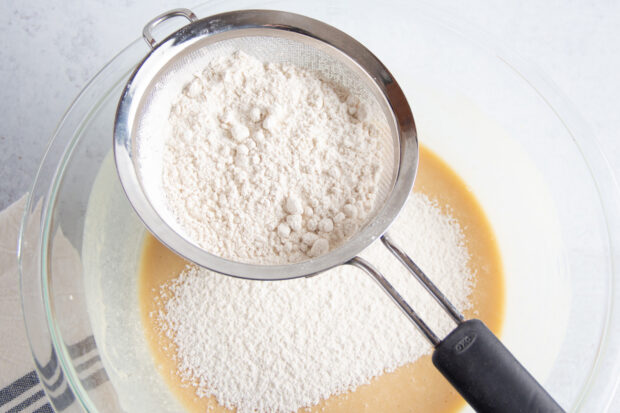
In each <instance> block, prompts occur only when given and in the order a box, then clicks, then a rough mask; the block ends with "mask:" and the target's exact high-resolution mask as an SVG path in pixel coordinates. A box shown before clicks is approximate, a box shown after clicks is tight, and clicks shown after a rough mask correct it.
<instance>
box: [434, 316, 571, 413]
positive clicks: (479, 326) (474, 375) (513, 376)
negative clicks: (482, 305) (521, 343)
mask: <svg viewBox="0 0 620 413" xmlns="http://www.w3.org/2000/svg"><path fill="white" fill-rule="evenodd" d="M433 364H434V365H435V367H437V369H438V370H439V371H440V372H441V373H442V374H443V375H444V376H445V377H446V379H448V381H449V382H450V383H451V384H452V385H453V386H454V388H455V389H456V390H457V391H458V392H459V393H460V394H461V396H463V398H464V399H465V400H466V401H467V402H468V403H469V404H470V405H471V407H473V408H474V409H475V410H476V411H477V412H483V413H486V412H501V413H512V412H515V413H516V412H522V413H543V412H544V413H554V412H564V410H562V408H561V407H560V405H559V404H557V403H556V401H555V400H553V398H551V396H550V395H549V393H547V392H546V391H545V389H543V388H542V386H541V385H540V384H539V383H538V382H537V381H536V379H534V377H532V375H531V374H530V373H528V371H527V370H525V368H524V367H523V366H522V365H521V364H520V363H519V362H518V361H517V359H516V358H515V357H514V356H513V355H512V354H511V353H510V351H508V349H507V348H506V347H504V345H503V344H502V343H501V342H500V341H499V340H498V339H497V337H495V336H494V335H493V333H492V332H491V330H489V329H488V328H487V326H485V325H484V323H483V322H482V321H480V320H468V321H465V322H463V323H461V324H459V326H458V327H457V328H455V329H454V331H452V332H451V333H450V334H448V336H447V337H446V338H445V339H443V341H442V342H441V343H439V345H437V347H436V348H435V352H434V353H433Z"/></svg>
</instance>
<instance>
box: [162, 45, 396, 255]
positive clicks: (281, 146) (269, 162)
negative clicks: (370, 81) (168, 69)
mask: <svg viewBox="0 0 620 413" xmlns="http://www.w3.org/2000/svg"><path fill="white" fill-rule="evenodd" d="M370 113H379V112H377V111H372V110H370V108H369V106H368V104H367V103H363V102H360V100H359V99H358V98H356V97H354V96H353V95H350V94H349V93H347V92H346V91H343V90H340V89H338V88H336V87H335V86H334V85H332V84H330V83H328V82H326V81H324V80H322V79H320V78H319V77H318V76H317V75H316V74H314V73H313V72H310V71H307V70H304V69H301V68H297V67H295V66H293V65H287V64H273V63H269V64H266V63H262V62H260V61H259V60H257V59H255V58H253V57H250V56H248V55H246V54H244V53H241V52H236V53H234V54H233V55H231V56H227V57H225V58H219V59H215V60H214V61H213V62H211V63H210V64H209V66H208V67H207V68H206V69H205V70H204V71H203V72H202V73H200V74H197V75H195V77H194V79H193V80H191V82H190V83H188V84H187V85H186V86H185V88H184V90H183V93H182V94H181V96H180V97H179V98H178V100H177V101H176V103H175V104H174V105H173V106H172V110H171V113H170V124H171V126H172V135H171V136H169V138H168V139H167V140H166V141H165V146H164V152H163V181H162V182H163V190H164V193H165V197H166V201H167V204H168V207H169V209H170V210H171V211H172V213H173V215H174V216H175V217H176V219H177V221H178V224H179V225H180V226H181V227H182V230H183V231H184V232H185V235H186V236H187V237H188V238H189V239H191V240H192V241H194V242H195V243H196V244H198V245H199V246H201V247H202V248H204V249H206V250H208V251H210V252H212V253H214V254H216V255H219V256H222V257H225V258H229V259H233V260H236V261H243V262H252V263H262V264H284V263H290V262H298V261H303V260H306V259H308V258H311V257H316V256H319V255H322V254H325V253H326V252H328V251H329V250H332V249H334V248H336V247H338V246H339V245H341V244H342V243H343V242H344V241H345V240H346V239H347V238H349V237H350V236H351V235H352V234H354V233H355V232H356V231H357V230H358V229H359V228H360V227H361V226H363V225H364V224H365V223H366V221H367V220H368V219H369V218H370V215H371V213H372V212H373V209H374V208H375V204H376V201H377V197H378V196H377V192H378V185H379V181H380V179H381V174H382V170H383V168H382V159H384V157H386V153H385V152H386V151H391V147H390V148H386V147H385V146H388V147H389V146H390V145H391V140H390V139H385V136H386V133H385V131H387V130H388V129H387V123H386V122H385V120H384V119H381V120H377V119H375V118H374V117H373V118H371V117H370V115H369V114H370ZM388 136H389V135H388ZM383 142H388V144H387V145H386V144H383ZM387 156H390V154H388V155H387ZM388 173H391V171H388Z"/></svg>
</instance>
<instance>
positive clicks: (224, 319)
mask: <svg viewBox="0 0 620 413" xmlns="http://www.w3.org/2000/svg"><path fill="white" fill-rule="evenodd" d="M393 228H395V230H393V231H391V236H392V238H394V239H395V241H397V242H398V243H399V244H400V245H402V246H403V247H406V249H407V251H408V252H409V253H410V254H411V256H412V257H414V258H415V259H416V262H417V263H418V265H419V266H420V267H421V268H422V269H423V270H425V271H426V272H427V273H428V274H432V278H433V280H434V281H435V283H436V284H437V285H438V287H439V288H440V289H441V290H442V291H443V292H444V293H445V294H446V296H447V297H448V298H449V299H450V300H451V301H452V302H453V303H454V304H455V305H456V307H457V308H459V309H460V310H461V311H462V310H464V309H466V308H468V307H469V306H470V304H469V302H468V296H469V293H470V292H471V289H472V284H473V274H471V272H470V271H469V270H468V267H467V263H468V260H469V255H468V252H467V249H466V247H465V245H464V236H463V233H462V231H461V229H460V227H459V225H458V223H457V222H456V221H455V220H454V219H453V218H451V217H450V216H447V215H444V214H442V213H441V211H440V209H439V207H438V206H437V205H436V204H434V203H433V202H431V201H429V199H428V198H427V197H426V196H424V195H421V194H415V193H414V194H412V195H411V197H410V199H409V201H408V202H407V204H406V206H405V208H404V210H403V212H402V213H401V214H400V216H399V218H398V220H397V221H396V222H395V224H394V225H393ZM361 255H362V256H363V257H364V258H366V259H368V260H369V261H370V262H372V263H374V264H375V265H376V266H377V267H378V268H379V270H381V271H382V272H383V273H384V274H386V275H387V276H388V278H389V280H390V281H391V282H392V283H393V284H394V286H395V287H396V288H397V289H398V291H399V292H401V294H402V295H403V297H404V298H405V299H406V300H408V302H409V303H411V304H412V305H413V307H414V308H415V310H416V311H417V312H418V313H419V314H420V315H421V316H422V318H423V319H424V320H425V321H426V322H427V323H428V324H429V325H430V327H431V328H432V329H433V330H434V331H435V332H437V333H438V334H440V335H445V334H446V333H447V332H449V331H450V330H451V329H453V328H454V324H453V323H452V321H451V320H450V319H449V318H448V316H447V315H446V314H445V313H444V312H443V311H442V310H441V309H440V308H439V307H438V305H437V304H436V303H435V302H433V301H432V298H430V296H429V294H428V293H426V292H425V291H424V290H423V289H422V287H421V286H419V284H418V283H417V282H416V281H415V280H413V279H412V277H411V275H410V274H409V273H407V271H406V270H405V269H404V268H403V267H402V265H401V264H400V263H398V262H397V261H396V259H395V258H394V257H393V256H392V255H391V254H390V253H389V252H387V250H386V249H385V247H383V246H382V245H380V243H375V244H373V245H371V246H370V247H369V248H367V249H366V250H365V251H364V252H363V253H362V254H361ZM159 305H160V308H161V310H160V312H159V313H158V314H155V313H154V314H152V315H151V316H152V317H157V318H158V323H159V325H160V326H161V328H162V331H163V333H164V334H166V335H167V336H168V337H170V338H171V339H172V341H173V342H174V344H175V347H176V354H175V357H176V360H177V363H178V368H179V374H180V376H181V377H182V379H183V381H184V382H185V383H186V384H190V385H193V386H195V388H196V393H197V394H198V395H199V396H201V397H202V396H207V395H214V396H215V397H216V399H217V401H218V402H219V403H220V404H222V405H223V406H226V407H228V408H231V409H235V408H236V409H237V412H238V413H251V412H252V413H254V412H258V413H262V412H291V411H296V410H298V409H299V408H302V407H308V406H312V405H314V404H316V403H318V402H319V401H321V400H322V399H327V398H329V397H330V396H331V395H335V394H339V393H343V392H346V391H349V390H353V389H355V388H356V387H357V386H359V385H362V384H365V383H368V382H369V381H370V380H371V378H372V377H375V376H378V375H380V374H382V373H383V372H386V371H392V370H394V369H395V368H397V367H399V366H402V365H404V364H407V363H410V362H413V361H415V360H417V359H418V358H419V357H421V356H422V355H424V354H427V353H429V352H430V350H431V347H430V345H429V344H428V343H427V342H426V341H425V339H424V338H423V337H422V335H421V334H420V333H419V332H418V331H417V330H416V329H415V327H414V326H413V325H412V324H411V322H410V321H409V320H408V319H406V318H405V316H404V315H403V314H402V313H401V312H400V310H399V309H398V307H397V306H396V305H394V303H393V302H392V301H391V300H390V299H389V298H388V297H387V295H386V294H385V293H384V292H383V291H382V290H381V289H380V288H379V287H378V286H377V285H376V283H375V282H374V281H373V280H372V279H371V278H370V277H369V276H367V275H366V274H365V273H363V272H361V271H360V270H358V269H356V268H353V267H350V266H343V267H340V268H336V269H333V270H330V271H328V272H326V273H323V274H321V275H318V276H316V277H312V278H308V279H306V278H304V279H296V280H289V281H278V282H265V281H262V282H261V281H247V280H239V279H235V278H232V277H226V276H223V275H220V274H215V273H212V272H209V271H207V270H205V269H201V268H199V267H196V266H188V267H186V269H185V270H184V271H183V272H182V273H181V274H180V276H179V277H178V278H176V279H174V280H172V281H170V282H169V283H168V284H166V285H164V286H163V287H162V289H161V291H160V297H159Z"/></svg>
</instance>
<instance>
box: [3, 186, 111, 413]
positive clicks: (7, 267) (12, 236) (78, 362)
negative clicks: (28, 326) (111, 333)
mask: <svg viewBox="0 0 620 413" xmlns="http://www.w3.org/2000/svg"><path fill="white" fill-rule="evenodd" d="M24 204H25V197H22V199H20V200H19V201H17V202H15V203H14V204H13V205H11V206H9V207H8V208H7V209H5V210H4V211H2V212H0V328H1V331H2V334H0V412H6V413H18V412H27V413H30V412H36V413H48V412H49V413H51V412H53V411H63V410H65V409H66V408H67V407H69V406H72V407H75V406H73V404H74V403H76V400H75V396H74V395H73V393H72V392H71V390H70V388H69V387H68V383H67V380H66V378H65V377H64V375H63V373H62V370H61V369H60V366H59V365H58V359H57V357H56V354H55V353H54V351H51V354H50V356H49V358H48V360H47V363H46V364H45V365H42V366H39V371H40V372H41V380H40V379H39V376H38V375H37V373H36V371H35V366H34V362H33V359H32V356H31V353H30V348H29V345H28V341H27V337H26V331H25V327H24V322H23V318H22V309H21V299H20V293H19V275H18V271H17V260H16V250H17V237H18V232H19V225H20V220H21V217H22V212H23V208H24ZM67 349H68V353H69V355H70V357H71V358H72V359H73V360H74V365H75V366H76V371H77V373H78V376H79V377H80V379H81V383H82V385H83V386H84V387H85V388H86V389H87V390H88V389H90V388H93V387H97V386H98V385H100V384H101V383H104V382H106V381H107V380H108V378H107V376H106V373H105V370H104V369H103V366H102V364H101V359H100V357H99V355H98V353H97V348H96V345H95V340H94V339H93V337H92V336H90V337H86V338H83V339H81V340H77V341H76V342H75V343H72V344H71V345H69V346H68V347H67ZM44 387H45V389H46V390H47V394H48V395H49V396H50V398H48V397H47V396H46V394H45V391H44ZM52 405H53V406H54V408H52ZM54 409H55V410H54Z"/></svg>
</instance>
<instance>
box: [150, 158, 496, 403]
mask: <svg viewBox="0 0 620 413" xmlns="http://www.w3.org/2000/svg"><path fill="white" fill-rule="evenodd" d="M414 191H418V192H422V193H424V194H425V195H427V196H428V197H429V198H430V199H432V200H435V201H437V203H438V205H439V206H440V207H441V208H442V210H443V211H444V212H449V213H450V214H451V215H452V216H453V217H454V218H455V219H456V220H457V221H458V222H459V224H460V226H461V229H462V230H463V234H464V235H465V243H466V246H467V249H468V251H469V254H470V260H469V266H470V269H471V271H472V273H473V274H475V275H476V280H475V285H474V288H473V291H472V293H471V295H470V301H471V303H472V309H471V310H470V311H466V312H465V316H466V317H467V318H473V317H476V318H479V319H481V320H482V321H484V322H485V323H486V325H487V326H488V327H489V328H490V329H491V330H492V331H493V332H494V333H495V334H496V335H498V334H499V332H500V328H501V325H502V320H503V314H504V280H503V273H502V263H501V258H500V255H499V248H498V246H497V243H496V240H495V236H494V234H493V231H492V229H491V226H490V224H489V222H488V220H487V218H486V216H485V214H484V211H483V210H482V208H481V206H480V205H479V204H478V201H477V200H476V198H475V197H474V196H473V194H472V193H471V192H470V191H469V190H468V188H467V185H466V184H465V183H464V182H463V181H462V180H461V178H460V177H459V176H458V175H456V173H455V172H454V171H453V170H452V169H451V168H450V167H449V166H448V165H447V164H446V163H445V162H443V160H441V158H439V157H438V156H437V155H436V154H434V153H433V152H431V151H430V150H429V149H427V148H425V147H423V146H422V147H421V148H420V166H419V169H418V175H417V177H416V182H415V187H414ZM403 247H404V248H405V250H406V246H403ZM413 258H414V259H415V257H413ZM186 264H187V263H186V261H184V260H183V259H182V258H180V257H179V256H177V255H175V254H174V253H172V252H170V251H169V250H168V249H167V248H166V247H164V246H163V245H162V244H160V243H159V242H158V241H157V240H156V239H155V238H154V237H152V236H151V235H147V237H146V239H145V243H144V251H143V254H142V263H141V267H140V274H139V276H140V279H139V295H140V297H139V298H140V300H139V301H140V307H141V309H140V310H141V314H142V321H143V324H144V330H145V334H146V336H147V340H148V342H149V344H150V347H151V353H152V355H153V358H154V360H155V364H156V365H157V368H158V370H159V372H160V373H161V375H162V376H163V377H164V379H165V380H166V382H167V383H168V385H169V386H170V388H171V389H172V391H173V392H174V393H175V395H176V396H177V397H178V399H179V400H180V401H181V403H182V404H183V405H184V406H185V407H186V408H187V410H188V411H191V412H206V411H209V412H229V411H230V410H228V409H225V408H224V407H222V406H219V405H218V404H217V402H216V400H215V398H213V397H210V398H198V397H197V396H196V395H195V393H194V389H193V388H192V387H188V386H186V385H184V384H183V383H182V382H181V379H180V377H179V376H178V375H177V373H176V364H175V361H174V359H173V354H174V352H173V351H172V350H171V349H174V345H173V344H172V342H171V340H170V339H168V338H167V337H165V336H163V335H162V334H160V333H159V330H158V326H157V320H156V318H155V317H152V316H151V315H152V314H153V312H156V311H158V304H157V300H156V298H157V296H158V295H159V291H160V286H161V285H163V284H165V283H166V282H167V281H169V280H171V279H173V278H176V277H177V276H178V275H179V273H180V272H181V271H182V270H183V268H184V267H185V265H186ZM431 278H432V274H431ZM412 282H414V281H412ZM412 328H413V326H412ZM464 404H465V402H464V401H463V400H462V399H461V397H460V396H459V395H458V394H457V393H456V391H454V390H453V389H452V387H451V386H450V385H449V384H448V382H447V381H446V380H445V379H444V378H443V377H442V376H441V374H439V373H438V372H437V371H436V370H435V368H434V366H433V365H432V362H431V359H430V356H425V357H422V358H421V359H419V360H417V361H416V362H415V363H411V364H408V365H405V366H402V367H400V368H398V369H396V370H395V371H393V372H391V373H386V374H383V375H381V376H379V377H376V378H374V379H373V380H372V381H371V383H369V384H367V385H363V386H360V387H358V388H357V389H356V390H355V391H352V392H349V393H345V394H342V395H338V396H332V397H330V398H329V399H327V400H324V401H322V402H321V403H319V404H318V405H316V406H313V407H312V408H309V409H302V411H303V412H334V413H345V412H352V411H354V412H369V413H370V412H390V413H392V412H393V413H400V412H403V413H404V412H414V411H415V412H455V411H458V410H460V409H461V408H462V407H463V406H464Z"/></svg>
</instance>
